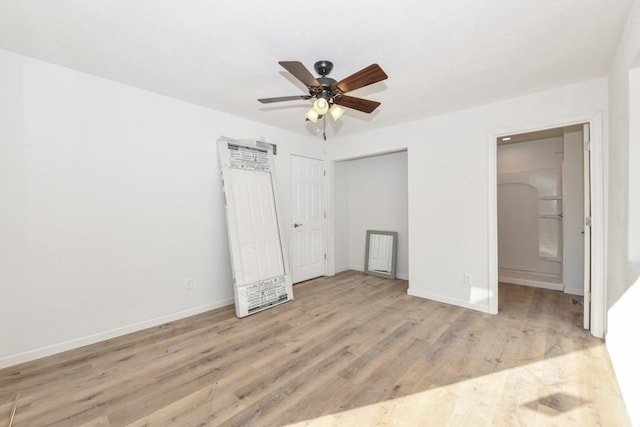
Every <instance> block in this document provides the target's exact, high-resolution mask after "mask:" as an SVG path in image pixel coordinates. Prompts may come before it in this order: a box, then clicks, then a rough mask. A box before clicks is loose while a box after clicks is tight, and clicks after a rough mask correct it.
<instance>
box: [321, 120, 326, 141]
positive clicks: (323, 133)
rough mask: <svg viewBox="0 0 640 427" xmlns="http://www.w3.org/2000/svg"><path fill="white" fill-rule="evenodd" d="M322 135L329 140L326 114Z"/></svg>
mask: <svg viewBox="0 0 640 427" xmlns="http://www.w3.org/2000/svg"><path fill="white" fill-rule="evenodd" d="M322 137H323V138H324V140H325V141H326V140H327V116H326V114H325V115H324V116H322Z"/></svg>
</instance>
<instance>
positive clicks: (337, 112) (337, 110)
mask: <svg viewBox="0 0 640 427" xmlns="http://www.w3.org/2000/svg"><path fill="white" fill-rule="evenodd" d="M342 113H344V108H342V107H339V106H338V105H337V104H333V105H332V106H331V108H330V109H329V114H331V117H333V120H334V121H337V120H338V119H339V118H340V116H341V115H342Z"/></svg>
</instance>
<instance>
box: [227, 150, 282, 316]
mask: <svg viewBox="0 0 640 427" xmlns="http://www.w3.org/2000/svg"><path fill="white" fill-rule="evenodd" d="M273 155H274V153H273V146H272V145H270V144H265V143H260V142H245V141H243V142H239V141H235V140H231V139H228V138H221V139H220V140H218V158H219V159H220V169H221V172H222V185H223V191H224V197H225V208H226V217H227V233H228V237H229V248H230V250H231V266H232V273H233V281H234V295H235V302H236V315H237V316H238V317H244V316H247V315H249V314H253V313H256V312H258V311H261V310H264V309H266V308H269V307H273V306H275V305H278V304H281V303H283V302H287V301H291V300H292V299H293V288H292V284H291V275H290V274H289V270H288V265H287V262H286V257H285V256H284V251H283V245H282V238H281V235H280V230H281V229H282V227H280V223H279V218H278V209H277V200H278V199H277V192H276V188H275V184H274V183H275V179H274V161H273Z"/></svg>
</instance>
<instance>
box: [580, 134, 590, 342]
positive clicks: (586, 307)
mask: <svg viewBox="0 0 640 427" xmlns="http://www.w3.org/2000/svg"><path fill="white" fill-rule="evenodd" d="M582 140H583V142H584V161H583V164H584V166H583V167H584V175H583V177H584V217H585V218H584V328H585V329H590V328H591V147H590V146H591V142H590V141H591V138H590V134H589V124H588V123H586V124H584V125H583V129H582Z"/></svg>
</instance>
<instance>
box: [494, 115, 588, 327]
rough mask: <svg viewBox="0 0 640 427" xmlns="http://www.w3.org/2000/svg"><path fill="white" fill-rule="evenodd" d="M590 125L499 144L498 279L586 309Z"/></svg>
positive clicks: (508, 137)
mask: <svg viewBox="0 0 640 427" xmlns="http://www.w3.org/2000/svg"><path fill="white" fill-rule="evenodd" d="M589 133H590V132H589V125H588V124H575V125H569V126H561V127H556V128H551V129H544V130H538V131H533V132H526V133H517V134H509V135H504V136H500V137H499V138H497V141H496V143H497V148H496V166H497V168H496V169H497V180H496V184H497V188H496V195H497V197H496V199H497V210H496V211H497V249H498V255H497V264H498V280H499V281H500V282H504V283H511V284H516V285H525V286H533V287H541V288H546V289H553V290H556V291H561V292H565V293H568V294H573V295H585V298H584V300H583V298H582V297H577V298H576V299H575V300H574V301H575V302H576V303H579V304H586V306H585V310H584V319H585V320H584V327H585V328H586V329H589V328H590V324H589V318H590V316H589V314H590V306H589V297H590V271H591V234H590V222H589V220H590V216H591V209H590V206H591V204H590V194H591V182H590V158H589V149H590V147H589V144H588V143H587V142H588V141H589Z"/></svg>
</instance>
